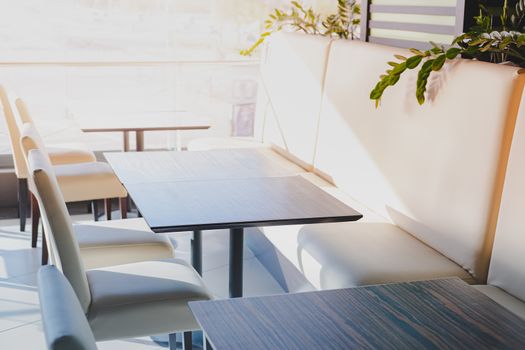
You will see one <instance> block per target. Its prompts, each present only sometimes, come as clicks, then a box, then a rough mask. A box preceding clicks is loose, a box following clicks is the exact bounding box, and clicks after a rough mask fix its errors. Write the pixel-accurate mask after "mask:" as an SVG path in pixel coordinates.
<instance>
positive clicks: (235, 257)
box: [230, 228, 244, 298]
mask: <svg viewBox="0 0 525 350" xmlns="http://www.w3.org/2000/svg"><path fill="white" fill-rule="evenodd" d="M243 246H244V229H243V228H232V229H230V298H239V297H242V271H243V266H242V265H243V250H244V247H243Z"/></svg>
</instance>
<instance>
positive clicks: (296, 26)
mask: <svg viewBox="0 0 525 350" xmlns="http://www.w3.org/2000/svg"><path fill="white" fill-rule="evenodd" d="M359 15H360V6H359V4H357V2H356V0H337V12H336V13H334V14H331V15H328V16H326V17H325V18H321V15H320V14H317V13H315V11H314V10H313V9H312V7H308V8H305V7H304V6H303V5H302V4H301V3H299V2H297V1H292V2H291V3H290V9H289V10H280V9H274V11H273V12H272V13H270V15H269V16H268V19H267V20H266V21H265V22H264V26H265V31H264V32H263V33H261V34H260V36H259V39H258V40H257V41H256V42H255V43H254V44H253V45H252V46H251V47H249V48H248V49H246V50H241V52H240V53H241V55H243V56H250V55H251V54H252V53H253V52H254V51H255V50H256V49H257V48H258V47H259V46H260V45H261V44H262V43H263V42H264V40H265V39H266V38H267V37H268V36H270V35H271V34H272V33H275V32H278V31H280V30H282V29H284V28H290V29H292V30H295V31H302V32H304V33H307V34H317V35H324V36H332V35H334V36H338V37H340V38H344V39H354V37H355V33H356V29H357V27H358V25H359V23H360V21H359Z"/></svg>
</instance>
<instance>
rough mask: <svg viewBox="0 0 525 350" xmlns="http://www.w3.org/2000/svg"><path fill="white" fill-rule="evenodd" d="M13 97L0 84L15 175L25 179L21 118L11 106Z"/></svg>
mask: <svg viewBox="0 0 525 350" xmlns="http://www.w3.org/2000/svg"><path fill="white" fill-rule="evenodd" d="M14 100H15V98H14V97H12V96H10V95H9V94H8V93H7V91H6V89H5V88H4V87H3V86H2V85H0V101H1V102H2V106H3V110H4V118H5V121H6V124H7V131H8V134H9V140H10V142H11V152H12V153H13V161H14V164H15V173H16V177H17V178H19V179H27V166H26V163H25V159H24V156H23V152H22V148H21V147H20V125H21V120H20V119H19V118H18V115H17V114H18V113H17V111H16V110H15V109H14V108H13V106H14V104H13V102H14Z"/></svg>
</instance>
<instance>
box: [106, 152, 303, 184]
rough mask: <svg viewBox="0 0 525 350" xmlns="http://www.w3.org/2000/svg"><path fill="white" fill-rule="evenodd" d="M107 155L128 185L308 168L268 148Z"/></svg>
mask: <svg viewBox="0 0 525 350" xmlns="http://www.w3.org/2000/svg"><path fill="white" fill-rule="evenodd" d="M104 155H105V157H106V159H107V161H108V162H109V164H110V165H111V167H112V168H113V170H114V171H115V174H116V175H117V176H118V178H119V179H120V181H121V182H122V183H123V184H124V185H125V186H128V185H129V184H133V183H145V182H174V181H188V180H204V179H239V178H249V177H275V176H290V175H297V174H301V173H304V172H305V170H304V169H303V168H301V167H299V166H297V165H295V164H293V163H291V162H290V161H288V160H286V159H284V158H283V157H282V156H280V155H278V154H277V153H275V152H274V151H272V150H270V149H266V148H260V149H231V150H211V151H192V152H170V151H159V152H142V153H135V152H131V153H123V152H107V153H104Z"/></svg>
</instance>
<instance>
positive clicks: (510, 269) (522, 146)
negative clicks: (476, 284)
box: [488, 97, 525, 301]
mask: <svg viewBox="0 0 525 350" xmlns="http://www.w3.org/2000/svg"><path fill="white" fill-rule="evenodd" d="M524 98H525V97H524ZM524 210H525V105H522V109H521V111H520V114H519V118H518V120H517V122H516V128H515V131H514V139H513V141H512V147H511V152H510V157H509V163H508V167H507V174H506V177H505V186H504V189H503V194H502V198H501V207H500V212H499V219H498V224H497V227H496V235H495V237H494V248H493V251H492V259H491V261H490V270H489V278H488V284H491V285H494V286H496V287H499V288H501V289H503V290H505V291H506V292H507V293H509V294H512V295H514V296H516V297H517V298H519V299H521V300H523V301H525V221H524V220H523V213H524Z"/></svg>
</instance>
